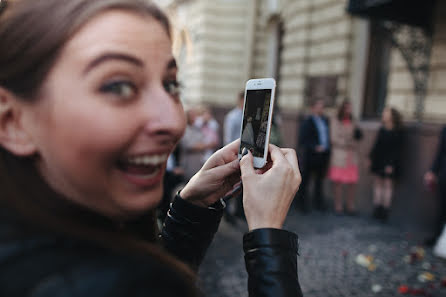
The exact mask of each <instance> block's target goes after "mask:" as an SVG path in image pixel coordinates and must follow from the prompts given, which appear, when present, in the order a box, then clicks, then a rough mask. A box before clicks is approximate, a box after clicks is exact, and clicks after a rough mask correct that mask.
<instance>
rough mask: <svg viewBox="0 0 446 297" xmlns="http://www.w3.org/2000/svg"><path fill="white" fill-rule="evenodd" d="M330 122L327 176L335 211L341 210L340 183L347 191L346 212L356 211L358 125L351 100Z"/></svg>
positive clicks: (344, 103)
mask: <svg viewBox="0 0 446 297" xmlns="http://www.w3.org/2000/svg"><path fill="white" fill-rule="evenodd" d="M330 123H331V133H330V135H331V158H330V169H329V172H328V177H329V179H330V180H331V181H332V182H333V194H334V208H335V213H336V214H343V213H344V199H343V197H342V196H343V195H342V190H343V186H345V189H346V191H347V195H346V196H347V199H346V201H345V202H346V210H345V214H347V215H354V214H355V194H356V192H355V189H356V184H357V183H358V179H359V173H358V149H359V147H358V140H359V137H358V130H357V129H358V128H357V124H356V122H355V121H354V119H353V116H352V106H351V103H350V101H348V100H345V101H344V102H343V103H342V104H341V106H340V107H339V108H338V112H337V116H336V117H335V118H334V119H333V120H332V121H331V122H330Z"/></svg>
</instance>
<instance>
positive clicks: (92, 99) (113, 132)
mask: <svg viewBox="0 0 446 297" xmlns="http://www.w3.org/2000/svg"><path fill="white" fill-rule="evenodd" d="M176 71H177V69H176V64H175V60H174V59H173V56H172V54H171V42H170V39H169V37H168V36H167V34H166V31H165V29H164V28H163V27H162V26H161V25H160V24H159V23H158V22H157V21H156V20H154V19H152V18H150V17H142V16H139V15H136V14H132V13H129V12H123V11H109V12H106V13H103V14H100V15H98V16H97V17H95V18H93V19H92V20H91V21H90V22H89V23H87V24H86V25H85V26H84V27H83V28H82V29H81V30H80V31H79V32H78V33H76V34H75V35H74V37H73V38H72V39H71V40H70V41H69V42H68V43H67V44H66V46H65V47H64V49H63V51H62V54H61V56H60V58H59V59H58V62H57V63H56V64H55V66H54V67H53V68H52V71H51V72H50V74H49V76H48V78H47V80H46V81H45V83H44V85H43V90H42V94H41V96H40V97H39V99H38V101H37V103H36V104H33V105H32V106H30V107H29V111H30V114H32V116H31V117H30V118H31V120H30V121H29V122H30V124H29V126H30V127H32V128H30V130H31V133H30V134H31V135H32V137H33V139H34V142H35V143H36V145H37V150H38V155H39V158H38V161H37V166H38V168H39V170H40V172H41V173H42V175H43V176H44V178H45V179H46V181H47V182H48V183H49V184H50V185H51V186H52V188H54V189H55V190H56V191H57V192H59V193H61V194H63V195H64V196H66V197H67V198H69V199H70V200H73V201H75V202H77V203H80V204H82V205H85V206H87V207H89V208H92V209H95V210H96V211H99V212H101V213H103V214H105V215H108V216H116V217H127V216H132V215H136V214H140V213H141V212H143V211H145V210H147V209H150V208H153V207H155V206H156V204H157V203H158V202H159V201H160V199H161V196H162V192H163V188H162V180H163V175H164V172H165V167H166V161H167V157H168V155H169V153H171V152H172V150H173V148H174V146H175V145H176V144H177V142H178V141H179V139H180V138H181V136H182V135H183V133H184V129H185V123H186V120H185V116H184V111H183V107H182V105H181V102H180V100H179V98H178V94H176V90H175V89H176V88H175V87H176V86H177V85H176Z"/></svg>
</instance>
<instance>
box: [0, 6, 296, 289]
mask: <svg viewBox="0 0 446 297" xmlns="http://www.w3.org/2000/svg"><path fill="white" fill-rule="evenodd" d="M1 2H2V8H1V12H0V40H1V41H2V42H1V43H0V69H1V71H0V123H1V125H0V203H1V207H0V222H1V225H0V226H1V228H0V263H1V264H0V296H10V297H14V296H33V297H40V296H197V295H198V294H199V292H198V290H197V289H196V287H195V284H194V273H193V269H196V268H197V267H198V265H199V264H200V262H201V260H202V258H203V255H204V253H205V251H206V249H207V247H208V245H209V243H210V242H211V240H212V237H213V235H214V233H215V232H216V230H217V228H218V224H219V221H220V219H221V216H222V213H223V208H224V204H223V203H222V202H221V201H220V198H221V197H222V196H224V195H225V194H226V192H228V191H230V190H231V189H232V187H233V186H234V185H235V184H236V183H237V182H239V180H240V171H241V176H242V177H241V179H242V181H243V184H244V194H243V199H244V203H245V205H246V217H247V220H248V225H249V229H250V232H249V233H247V234H246V235H245V237H244V249H245V251H246V253H245V257H246V264H247V270H248V274H249V292H250V295H251V296H260V295H262V296H299V295H301V292H300V288H299V284H298V280H297V268H296V250H297V248H296V236H295V235H294V234H292V233H290V232H287V231H284V230H280V229H281V227H282V224H283V221H284V219H285V216H286V213H287V211H288V208H289V205H290V203H291V199H292V197H293V196H294V193H295V191H296V190H297V187H298V185H299V183H300V175H299V170H298V166H297V159H296V155H295V152H294V151H292V150H281V149H279V148H277V147H274V146H271V147H270V154H271V159H272V166H271V168H270V169H269V170H267V171H266V172H264V173H263V174H258V173H257V172H256V171H254V169H253V167H252V155H251V154H248V155H247V156H245V157H244V158H243V159H242V160H241V162H240V165H239V162H238V160H237V150H238V147H239V142H234V143H232V144H230V145H228V146H226V147H225V148H223V149H221V150H219V151H218V152H216V153H215V154H214V155H213V156H212V157H211V158H210V159H209V160H208V162H207V163H206V164H205V165H204V166H203V168H202V169H201V170H200V171H199V172H198V173H197V174H196V175H195V176H194V177H193V178H192V180H191V181H190V182H189V183H188V185H187V186H185V188H184V189H183V190H182V191H181V193H180V194H179V195H177V196H176V197H175V199H174V201H173V203H172V205H171V208H170V210H169V215H168V218H167V219H166V221H165V223H164V228H163V230H162V232H161V236H160V237H158V232H157V231H156V224H155V215H154V210H155V207H156V206H157V204H158V203H159V201H160V200H161V196H162V192H163V189H162V179H163V175H164V171H165V167H166V161H167V157H168V155H169V153H171V152H172V150H173V149H174V147H175V145H176V144H177V142H178V141H179V139H180V138H181V136H182V134H183V132H184V129H185V117H184V112H183V109H182V106H181V102H180V100H179V97H178V91H177V90H178V88H177V86H178V83H177V81H176V72H177V67H176V64H175V60H174V59H173V57H172V54H171V40H170V36H169V27H168V21H167V19H166V17H165V16H164V15H163V14H162V13H161V12H160V11H159V10H158V9H157V8H155V7H154V6H153V5H149V4H147V2H146V1H138V0H95V1H90V0H70V1H60V0H14V1H8V3H7V5H4V3H5V1H4V0H2V1H1ZM264 193H268V194H267V195H265V194H264ZM273 210H274V211H273ZM272 267H274V269H272Z"/></svg>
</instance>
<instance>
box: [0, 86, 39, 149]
mask: <svg viewBox="0 0 446 297" xmlns="http://www.w3.org/2000/svg"><path fill="white" fill-rule="evenodd" d="M24 108H25V104H24V103H22V102H21V101H20V99H19V98H18V97H17V96H15V95H14V94H12V93H11V92H9V91H8V90H6V89H4V88H2V87H1V86H0V145H1V146H2V147H4V148H5V149H6V150H8V151H9V152H10V153H12V154H14V155H17V156H21V157H26V156H31V155H33V154H35V153H36V146H35V145H34V143H33V141H32V138H31V137H29V134H28V133H27V131H26V129H25V127H24V126H23V112H24Z"/></svg>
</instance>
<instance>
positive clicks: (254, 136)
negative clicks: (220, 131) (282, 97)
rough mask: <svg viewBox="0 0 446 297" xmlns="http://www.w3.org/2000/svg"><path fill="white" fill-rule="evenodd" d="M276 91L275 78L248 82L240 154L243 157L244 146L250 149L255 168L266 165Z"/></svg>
mask: <svg viewBox="0 0 446 297" xmlns="http://www.w3.org/2000/svg"><path fill="white" fill-rule="evenodd" d="M275 91H276V81H275V80H274V78H260V79H251V80H249V81H248V82H247V83H246V89H245V103H244V107H243V121H242V129H241V132H240V140H241V141H240V149H239V153H238V156H239V159H240V158H241V157H242V151H243V149H244V148H246V149H248V150H250V151H251V153H252V155H253V156H254V164H253V165H254V167H255V168H262V167H263V166H265V164H266V160H267V157H268V144H269V135H270V131H271V120H272V116H273V107H274V95H275Z"/></svg>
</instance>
